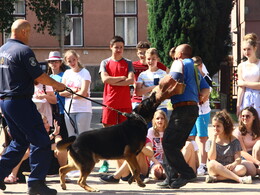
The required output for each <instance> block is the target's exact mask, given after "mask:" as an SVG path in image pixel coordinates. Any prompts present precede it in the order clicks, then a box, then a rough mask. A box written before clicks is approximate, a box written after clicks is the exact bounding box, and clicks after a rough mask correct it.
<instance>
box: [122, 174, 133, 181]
mask: <svg viewBox="0 0 260 195" xmlns="http://www.w3.org/2000/svg"><path fill="white" fill-rule="evenodd" d="M130 177H132V174H131V173H129V175H127V176H126V177H121V180H122V181H128V180H129V179H130Z"/></svg>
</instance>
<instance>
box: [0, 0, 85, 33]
mask: <svg viewBox="0 0 260 195" xmlns="http://www.w3.org/2000/svg"><path fill="white" fill-rule="evenodd" d="M15 1H16V0H0V4H1V6H0V28H1V32H4V31H8V30H10V27H11V24H12V23H13V21H14V16H13V12H14V5H13V4H14V2H15ZM66 1H70V0H63V1H62V2H66ZM72 2H73V6H74V7H78V8H79V9H82V4H83V0H72ZM26 3H27V7H28V8H29V9H30V10H31V11H33V12H34V13H35V15H36V17H37V19H38V23H36V24H35V25H34V28H35V29H36V30H37V32H41V33H44V32H46V31H45V30H46V29H47V32H48V33H49V34H50V35H52V36H54V35H56V32H55V28H56V26H57V25H59V24H58V23H57V19H59V18H60V17H62V16H64V15H65V14H66V13H65V12H66V10H61V9H60V7H61V6H60V0H40V1H39V0H27V1H26Z"/></svg>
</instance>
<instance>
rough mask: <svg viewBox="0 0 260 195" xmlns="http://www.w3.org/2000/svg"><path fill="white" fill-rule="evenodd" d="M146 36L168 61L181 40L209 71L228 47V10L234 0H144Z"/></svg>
mask: <svg viewBox="0 0 260 195" xmlns="http://www.w3.org/2000/svg"><path fill="white" fill-rule="evenodd" d="M147 1H148V17H149V23H148V40H149V41H150V42H151V44H152V46H153V47H156V48H157V49H158V50H159V54H160V57H161V60H162V62H163V63H164V64H166V65H168V66H169V65H170V62H171V58H170V57H169V55H168V53H169V50H170V49H171V48H172V47H174V46H178V45H180V44H182V43H188V44H190V45H191V46H192V48H193V55H198V56H201V57H202V59H203V61H204V62H205V64H206V66H207V68H208V70H209V72H210V74H211V75H213V74H215V73H216V72H217V71H218V70H219V67H220V63H221V61H223V59H224V58H225V57H226V56H227V55H228V53H229V51H230V49H231V37H230V27H229V25H230V14H231V10H232V7H233V0H200V1H194V0H160V1H158V0H147Z"/></svg>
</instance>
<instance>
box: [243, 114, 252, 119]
mask: <svg viewBox="0 0 260 195" xmlns="http://www.w3.org/2000/svg"><path fill="white" fill-rule="evenodd" d="M242 118H246V119H249V118H251V116H250V115H247V114H246V115H242Z"/></svg>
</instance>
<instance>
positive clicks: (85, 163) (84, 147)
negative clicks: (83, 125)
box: [57, 92, 161, 192]
mask: <svg viewBox="0 0 260 195" xmlns="http://www.w3.org/2000/svg"><path fill="white" fill-rule="evenodd" d="M155 94H156V92H153V93H152V94H151V96H150V97H149V98H147V99H145V100H143V101H142V102H141V103H140V105H139V106H137V107H136V108H135V109H134V111H133V113H131V114H128V115H127V120H126V121H125V122H123V123H121V124H118V125H115V126H111V127H106V128H101V129H96V130H92V131H87V132H83V133H81V134H80V135H79V136H78V137H77V138H76V137H75V136H72V137H69V138H68V139H67V140H62V141H60V142H58V143H57V148H58V150H65V149H67V150H68V159H69V160H68V164H67V165H65V166H63V167H61V168H60V169H59V174H60V183H61V187H62V189H63V190H65V189H66V184H65V176H66V174H67V173H68V172H69V171H72V170H76V169H78V170H80V172H81V175H80V178H79V180H78V182H77V183H78V184H79V185H80V186H81V187H82V188H84V189H85V190H87V191H89V192H94V191H98V190H96V189H94V188H92V187H90V186H88V185H87V184H86V179H87V177H88V175H89V174H90V173H91V171H92V169H93V168H94V167H95V164H96V163H97V162H98V161H99V160H100V159H125V160H126V161H127V162H128V164H129V167H130V170H131V172H132V177H131V178H130V179H129V180H128V183H129V184H131V183H132V182H133V181H136V182H137V184H138V185H139V186H140V187H145V184H144V183H143V182H142V180H141V179H140V177H139V176H140V167H139V165H138V163H137V160H136V155H137V154H138V153H139V152H140V151H141V150H142V148H143V147H144V145H145V141H146V135H147V122H149V121H151V120H152V118H153V115H154V112H155V111H156V109H157V107H158V106H159V104H160V103H161V101H158V100H156V95H155Z"/></svg>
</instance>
